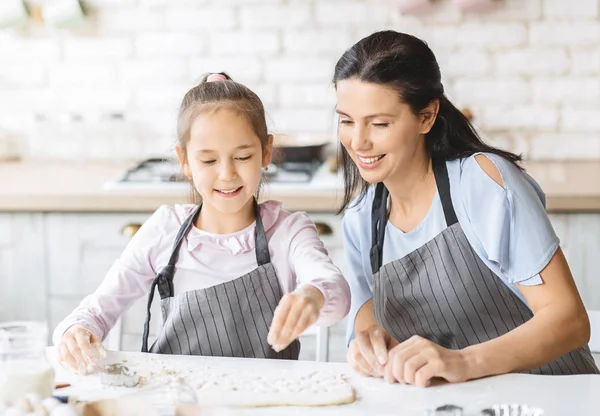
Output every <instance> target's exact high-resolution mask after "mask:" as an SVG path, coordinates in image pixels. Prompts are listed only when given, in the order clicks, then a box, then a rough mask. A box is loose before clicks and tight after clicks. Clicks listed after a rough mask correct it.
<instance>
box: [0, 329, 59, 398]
mask: <svg viewBox="0 0 600 416" xmlns="http://www.w3.org/2000/svg"><path fill="white" fill-rule="evenodd" d="M47 337H48V326H47V325H46V324H45V323H43V322H30V321H16V322H5V323H0V402H4V403H7V404H10V403H11V402H16V401H18V400H19V399H20V398H22V397H23V396H25V395H26V394H28V393H35V394H38V395H39V396H40V397H41V398H45V397H49V396H51V395H52V391H53V390H54V370H53V368H52V366H51V365H50V362H49V361H48V359H47V358H46V351H45V350H46V344H47Z"/></svg>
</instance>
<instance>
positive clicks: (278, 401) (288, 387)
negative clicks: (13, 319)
mask: <svg viewBox="0 0 600 416" xmlns="http://www.w3.org/2000/svg"><path fill="white" fill-rule="evenodd" d="M188 381H189V382H191V384H192V386H194V387H196V389H197V390H196V392H197V394H198V399H199V402H198V404H199V405H200V406H234V407H263V406H330V405H339V404H345V403H352V402H353V401H354V400H355V395H354V390H353V389H352V387H351V386H350V384H348V383H347V382H346V381H345V380H344V378H343V376H341V375H339V374H332V373H328V372H324V371H306V372H298V371H278V372H268V373H265V372H262V373H255V372H235V373H233V372H215V371H210V372H206V373H204V374H201V375H198V374H194V375H193V376H192V377H191V378H189V379H188Z"/></svg>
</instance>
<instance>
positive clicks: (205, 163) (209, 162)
mask: <svg viewBox="0 0 600 416" xmlns="http://www.w3.org/2000/svg"><path fill="white" fill-rule="evenodd" d="M200 162H201V163H202V164H203V165H212V164H213V163H215V162H216V160H201V161H200Z"/></svg>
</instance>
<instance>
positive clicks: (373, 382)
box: [48, 347, 600, 416]
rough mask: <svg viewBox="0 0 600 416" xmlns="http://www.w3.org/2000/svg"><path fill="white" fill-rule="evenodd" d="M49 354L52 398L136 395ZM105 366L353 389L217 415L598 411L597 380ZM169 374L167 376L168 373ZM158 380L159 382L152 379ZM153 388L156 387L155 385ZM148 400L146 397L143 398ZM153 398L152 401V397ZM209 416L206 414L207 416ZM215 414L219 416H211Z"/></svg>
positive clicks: (294, 364)
mask: <svg viewBox="0 0 600 416" xmlns="http://www.w3.org/2000/svg"><path fill="white" fill-rule="evenodd" d="M54 353H55V352H54V348H53V347H51V348H49V349H48V356H49V358H50V360H51V362H53V363H54V365H55V369H56V373H57V378H56V381H57V382H65V381H66V382H70V383H71V384H72V386H71V387H68V388H66V389H60V390H56V391H55V394H56V395H61V396H65V395H66V396H71V397H78V398H80V399H82V400H83V399H85V400H88V401H89V400H98V399H102V398H114V397H119V396H122V395H123V394H124V393H131V392H132V391H135V390H141V389H135V388H134V389H126V388H117V387H110V388H108V389H107V388H105V389H104V390H103V389H102V387H101V385H100V381H99V376H98V375H91V376H73V375H71V374H69V373H68V372H66V371H65V370H64V369H62V368H60V367H58V366H56V364H55V356H54ZM109 358H110V359H111V362H119V361H121V360H127V365H129V366H130V367H131V368H134V369H136V371H138V372H139V373H140V374H142V373H143V371H144V369H146V370H147V369H148V367H150V366H156V360H160V361H161V362H162V364H161V366H162V367H161V368H164V369H167V370H171V369H178V368H185V369H187V374H188V375H186V377H190V376H189V374H191V375H192V376H191V377H193V374H194V372H197V371H215V370H217V371H219V372H229V373H233V374H235V372H237V371H243V372H245V371H252V372H255V373H256V374H265V373H267V372H269V371H277V372H282V371H296V370H297V371H303V372H304V371H326V372H334V373H338V374H344V375H346V378H347V380H348V382H349V383H350V384H351V385H352V387H353V388H354V391H355V393H356V396H357V399H356V401H355V402H354V403H352V404H347V405H341V406H324V407H314V408H306V407H270V408H258V409H251V408H249V409H237V410H235V411H234V412H231V413H229V412H226V413H223V414H227V415H230V414H235V415H238V414H239V415H267V416H268V415H281V414H285V415H304V414H310V415H340V414H343V415H344V416H352V415H366V414H372V415H398V414H402V415H406V416H410V415H414V416H425V415H427V414H428V413H427V411H428V410H430V409H434V408H436V407H438V406H442V405H445V404H454V405H457V406H461V407H463V409H464V414H465V416H475V415H479V414H480V413H479V412H480V411H481V410H482V409H484V408H488V407H491V406H493V405H494V404H512V403H520V404H525V405H527V406H530V407H537V408H541V409H543V410H544V413H543V414H544V416H564V415H577V416H588V415H589V416H592V415H593V416H596V415H597V414H598V411H599V409H600V395H598V392H599V391H600V376H597V375H580V376H533V375H526V374H507V375H502V376H496V377H489V378H485V379H481V380H474V381H470V382H467V383H461V384H442V385H437V386H434V387H429V388H419V387H414V386H407V385H400V384H393V385H390V384H388V383H386V382H385V381H384V380H382V379H374V378H366V377H362V376H359V375H358V374H357V373H355V372H354V371H352V369H351V368H350V366H349V365H348V364H345V363H318V362H312V361H279V360H263V359H240V358H217V357H197V356H196V357H194V356H173V355H155V354H143V353H131V352H129V353H125V352H110V353H109ZM171 371H172V370H171ZM158 378H160V376H159V377H158ZM188 380H189V378H188ZM156 383H160V382H159V381H156ZM147 397H148V400H151V401H152V400H153V399H152V396H147ZM154 397H156V396H154ZM211 414H212V413H211ZM217 414H221V413H217Z"/></svg>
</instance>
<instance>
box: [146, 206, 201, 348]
mask: <svg viewBox="0 0 600 416" xmlns="http://www.w3.org/2000/svg"><path fill="white" fill-rule="evenodd" d="M201 208H202V204H199V205H198V206H197V207H196V208H195V209H194V211H193V212H192V214H190V216H189V217H187V218H186V220H185V221H184V223H183V224H182V225H181V227H180V228H179V232H178V233H177V237H175V243H174V244H173V251H172V252H171V257H170V258H169V263H168V264H167V265H166V266H165V267H164V268H163V269H162V270H161V271H160V272H159V273H158V274H157V275H156V277H155V278H154V280H153V281H152V286H150V293H149V294H148V303H147V305H146V320H145V322H144V334H143V335H142V352H148V337H149V336H150V318H151V315H152V314H151V312H150V309H151V308H152V301H153V300H154V291H155V290H156V287H157V286H158V293H159V294H160V298H161V299H165V298H169V297H172V296H174V294H175V289H174V287H173V276H174V275H175V263H177V258H178V257H179V248H180V247H181V243H182V241H183V238H184V237H185V235H186V234H187V232H188V231H189V229H190V228H191V227H192V224H193V223H194V221H196V218H198V214H199V213H200V209H201Z"/></svg>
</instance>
